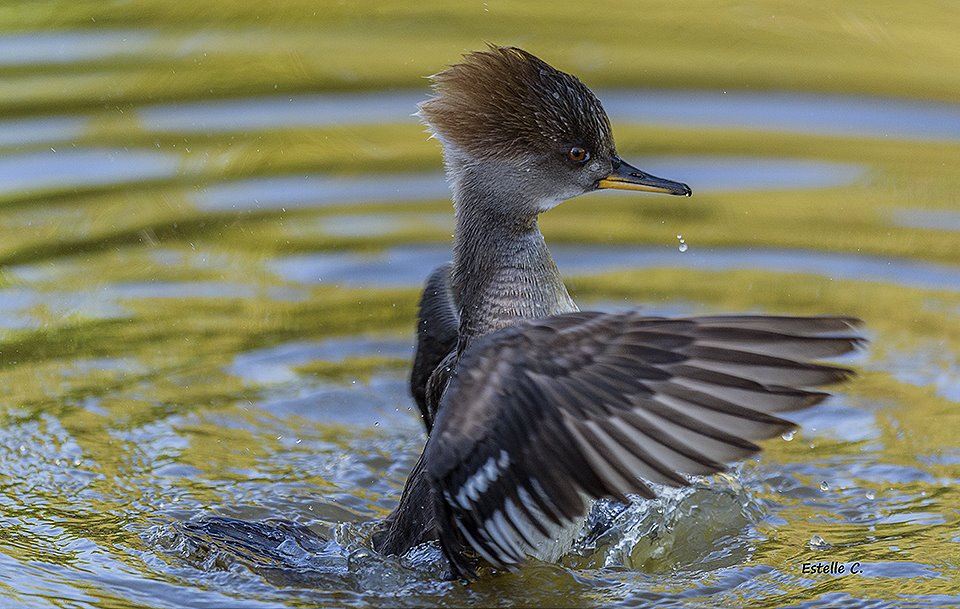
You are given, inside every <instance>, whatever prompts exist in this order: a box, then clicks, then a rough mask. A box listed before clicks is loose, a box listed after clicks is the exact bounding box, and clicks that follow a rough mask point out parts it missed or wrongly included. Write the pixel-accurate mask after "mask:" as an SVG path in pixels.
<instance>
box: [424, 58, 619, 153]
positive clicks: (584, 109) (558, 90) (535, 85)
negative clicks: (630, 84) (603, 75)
mask: <svg viewBox="0 0 960 609" xmlns="http://www.w3.org/2000/svg"><path fill="white" fill-rule="evenodd" d="M431 78H432V80H433V89H434V96H433V97H431V98H430V99H428V100H426V101H424V102H423V103H421V104H420V113H419V114H420V116H421V118H422V119H423V120H424V121H425V122H426V123H427V125H428V126H429V127H430V128H431V129H432V130H433V132H434V133H435V134H436V135H437V136H438V137H439V138H440V139H441V140H442V141H444V142H445V143H446V144H448V145H453V146H456V147H458V148H460V149H461V150H463V151H465V152H467V153H468V154H470V155H471V156H473V157H476V158H492V157H497V158H510V157H512V158H516V157H519V156H522V155H524V154H528V153H530V152H533V151H536V152H541V153H549V152H551V151H553V150H557V151H564V150H567V149H569V147H570V146H582V147H584V148H586V149H588V150H592V151H594V152H607V151H612V150H613V137H612V135H611V133H610V122H609V120H608V119H607V115H606V113H605V112H604V111H603V106H601V105H600V101H599V100H598V99H597V98H596V96H595V95H594V94H593V92H592V91H590V89H588V88H587V87H586V86H585V85H584V84H583V83H582V82H580V81H579V80H578V79H577V78H576V77H574V76H571V75H570V74H567V73H565V72H561V71H560V70H557V69H555V68H553V67H551V66H550V65H548V64H547V63H545V62H543V61H542V60H540V59H538V58H537V57H535V56H533V55H531V54H530V53H527V52H526V51H524V50H522V49H518V48H516V47H499V46H491V47H490V48H489V49H488V50H486V51H475V52H473V53H469V54H467V55H465V56H464V60H463V61H462V62H461V63H458V64H454V65H452V66H450V67H449V68H447V69H446V70H444V71H442V72H440V73H438V74H435V75H434V76H432V77H431Z"/></svg>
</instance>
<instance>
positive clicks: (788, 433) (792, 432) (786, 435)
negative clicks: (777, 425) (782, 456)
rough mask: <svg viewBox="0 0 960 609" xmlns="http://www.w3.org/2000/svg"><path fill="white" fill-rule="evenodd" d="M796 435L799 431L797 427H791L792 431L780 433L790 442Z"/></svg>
mask: <svg viewBox="0 0 960 609" xmlns="http://www.w3.org/2000/svg"><path fill="white" fill-rule="evenodd" d="M795 435H797V431H796V430H795V429H791V430H790V431H785V432H783V433H782V434H780V437H781V438H783V439H784V440H786V441H787V442H789V441H790V440H792V439H793V436H795Z"/></svg>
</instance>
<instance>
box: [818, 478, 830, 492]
mask: <svg viewBox="0 0 960 609" xmlns="http://www.w3.org/2000/svg"><path fill="white" fill-rule="evenodd" d="M820 490H821V491H823V492H827V491H829V490H830V485H829V484H827V481H826V480H824V481H823V482H821V483H820Z"/></svg>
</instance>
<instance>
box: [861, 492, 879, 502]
mask: <svg viewBox="0 0 960 609" xmlns="http://www.w3.org/2000/svg"><path fill="white" fill-rule="evenodd" d="M864 497H866V498H867V499H869V500H870V501H873V500H874V499H876V498H877V494H876V493H874V492H873V491H867V492H866V493H865V494H864Z"/></svg>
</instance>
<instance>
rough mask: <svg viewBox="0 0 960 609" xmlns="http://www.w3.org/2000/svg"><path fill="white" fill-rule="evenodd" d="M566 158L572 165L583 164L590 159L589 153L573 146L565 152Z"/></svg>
mask: <svg viewBox="0 0 960 609" xmlns="http://www.w3.org/2000/svg"><path fill="white" fill-rule="evenodd" d="M567 158H568V159H570V160H571V161H573V162H574V163H583V162H584V161H586V160H587V159H589V158H590V153H589V152H587V151H586V150H585V149H583V148H581V147H580V146H574V147H573V148H571V149H570V150H568V151H567Z"/></svg>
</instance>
